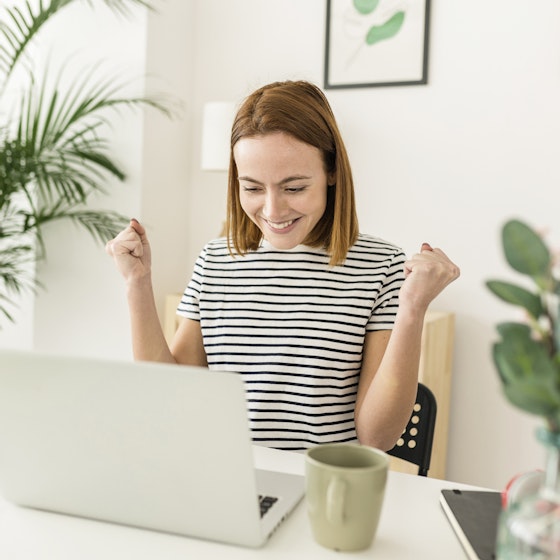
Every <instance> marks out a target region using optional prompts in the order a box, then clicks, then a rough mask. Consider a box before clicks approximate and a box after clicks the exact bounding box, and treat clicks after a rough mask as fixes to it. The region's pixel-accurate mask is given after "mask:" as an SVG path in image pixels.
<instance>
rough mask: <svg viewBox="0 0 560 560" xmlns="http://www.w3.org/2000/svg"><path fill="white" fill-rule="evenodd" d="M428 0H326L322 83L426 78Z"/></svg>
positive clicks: (407, 82)
mask: <svg viewBox="0 0 560 560" xmlns="http://www.w3.org/2000/svg"><path fill="white" fill-rule="evenodd" d="M430 1H431V0H327V17H326V38H325V73H324V87H325V89H343V88H366V87H385V86H412V85H425V84H427V83H428V46H429V30H430Z"/></svg>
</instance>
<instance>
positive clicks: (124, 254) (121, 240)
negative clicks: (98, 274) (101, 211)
mask: <svg viewBox="0 0 560 560" xmlns="http://www.w3.org/2000/svg"><path fill="white" fill-rule="evenodd" d="M105 250H106V251H107V253H108V254H109V255H111V256H112V257H113V260H114V261H115V264H116V265H117V269H118V270H119V272H120V273H121V274H122V275H123V277H124V279H125V280H126V281H130V280H136V279H140V278H143V277H147V276H148V277H149V275H150V272H151V266H152V256H151V251H150V243H149V242H148V237H147V235H146V230H145V229H144V226H142V224H140V222H138V220H135V219H134V218H133V219H132V220H130V224H129V225H128V227H127V228H125V229H123V231H121V232H120V233H119V234H118V235H117V236H116V237H115V238H114V239H111V241H108V242H107V244H106V245H105Z"/></svg>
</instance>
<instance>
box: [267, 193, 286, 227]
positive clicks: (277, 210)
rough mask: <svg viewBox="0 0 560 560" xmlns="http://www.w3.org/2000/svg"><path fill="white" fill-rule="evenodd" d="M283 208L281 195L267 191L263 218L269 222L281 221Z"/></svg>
mask: <svg viewBox="0 0 560 560" xmlns="http://www.w3.org/2000/svg"><path fill="white" fill-rule="evenodd" d="M285 206H286V205H285V203H284V198H283V197H282V195H281V193H279V192H277V191H276V190H275V189H269V190H268V192H267V193H266V198H265V201H264V207H263V214H264V217H265V218H266V219H267V220H270V221H271V222H275V221H281V219H282V218H283V217H284V215H283V212H284V209H285Z"/></svg>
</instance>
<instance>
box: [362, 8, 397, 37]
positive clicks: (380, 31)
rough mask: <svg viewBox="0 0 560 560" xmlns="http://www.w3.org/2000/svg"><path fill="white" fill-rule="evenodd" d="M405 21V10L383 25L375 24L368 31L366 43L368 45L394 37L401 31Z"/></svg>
mask: <svg viewBox="0 0 560 560" xmlns="http://www.w3.org/2000/svg"><path fill="white" fill-rule="evenodd" d="M403 22H404V12H397V13H396V14H395V15H394V16H392V17H391V18H389V19H388V20H387V21H386V22H385V23H383V24H382V25H373V26H372V27H370V28H369V31H368V32H367V35H366V43H367V44H368V45H374V44H375V43H378V42H379V41H384V40H386V39H390V38H391V37H394V36H395V35H396V34H397V33H398V32H399V30H400V28H401V27H402V24H403Z"/></svg>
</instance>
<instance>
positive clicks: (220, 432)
mask: <svg viewBox="0 0 560 560" xmlns="http://www.w3.org/2000/svg"><path fill="white" fill-rule="evenodd" d="M0 491H1V492H2V493H3V495H4V496H5V498H6V499H8V500H10V501H13V502H15V503H17V504H20V505H24V506H31V507H35V508H41V509H47V510H53V511H57V512H62V513H67V514H73V515H79V516H85V517H91V518H97V519H102V520H107V521H113V522H117V523H124V524H128V525H134V526H139V527H145V528H150V529H156V530H161V531H167V532H172V533H179V534H185V535H190V536H196V537H201V538H205V539H211V540H219V541H226V542H231V543H237V544H244V545H250V546H256V545H259V544H261V543H262V541H263V540H264V535H263V534H262V530H261V524H260V519H259V510H258V507H257V489H256V483H255V471H254V468H253V453H252V446H251V440H250V432H249V427H248V419H247V410H246V404H245V392H244V385H243V381H242V379H241V378H240V376H238V375H236V374H231V373H221V372H213V371H209V370H207V369H205V368H193V367H183V366H176V365H167V364H157V363H147V362H144V363H130V362H110V361H101V360H92V359H84V358H74V357H60V356H47V355H40V354H36V353H25V352H13V351H3V352H1V353H0Z"/></svg>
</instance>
